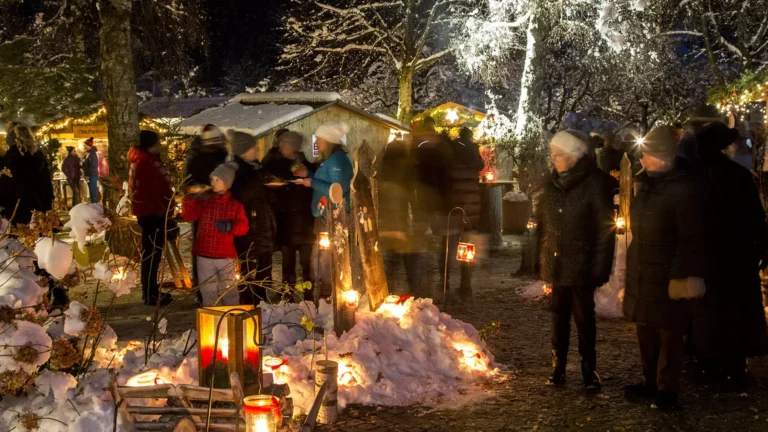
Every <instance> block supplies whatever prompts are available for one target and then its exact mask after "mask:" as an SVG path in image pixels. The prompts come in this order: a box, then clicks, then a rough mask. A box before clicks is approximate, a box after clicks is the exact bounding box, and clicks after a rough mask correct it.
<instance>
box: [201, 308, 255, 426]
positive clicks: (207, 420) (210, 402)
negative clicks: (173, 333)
mask: <svg viewBox="0 0 768 432" xmlns="http://www.w3.org/2000/svg"><path fill="white" fill-rule="evenodd" d="M232 312H243V313H246V314H248V316H249V317H250V318H251V320H252V321H253V329H254V330H257V329H258V330H259V331H258V332H257V331H254V334H253V343H254V345H256V346H257V347H259V364H258V368H259V369H258V373H259V374H261V347H263V346H264V343H263V342H261V341H259V340H256V339H257V337H258V335H257V334H256V333H259V334H260V333H261V330H260V329H259V322H258V321H257V320H256V317H255V316H254V315H253V314H252V313H251V311H248V310H245V309H242V308H237V309H230V310H228V311H226V312H224V313H223V314H222V315H221V317H219V322H218V323H216V338H215V339H214V340H213V363H212V364H211V371H212V373H211V387H210V388H209V389H208V414H207V416H206V418H205V432H208V431H209V430H210V427H211V407H213V382H214V380H215V379H216V351H217V350H218V347H219V330H220V329H221V323H222V322H224V317H225V316H227V315H228V314H230V313H232ZM198 337H200V335H198ZM262 339H263V336H262ZM257 381H259V393H261V381H260V380H257ZM239 425H240V417H238V418H237V419H236V420H235V428H236V429H238V428H239V427H240V426H239Z"/></svg>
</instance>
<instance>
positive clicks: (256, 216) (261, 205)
mask: <svg viewBox="0 0 768 432" xmlns="http://www.w3.org/2000/svg"><path fill="white" fill-rule="evenodd" d="M234 162H235V163H236V164H237V166H238V168H237V172H236V173H235V181H234V182H233V183H232V188H231V189H230V191H231V192H232V197H233V198H234V199H236V200H238V201H240V202H241V203H242V204H243V207H244V208H245V216H246V217H248V233H247V234H246V235H244V236H242V237H235V248H237V253H238V254H239V255H240V256H242V255H243V254H244V253H245V252H249V251H250V253H256V254H258V255H261V254H266V253H271V252H273V251H274V250H275V249H274V248H275V234H276V230H277V228H276V224H275V216H274V214H273V213H272V208H271V207H270V205H269V196H268V195H267V191H266V188H265V187H264V183H265V181H266V175H267V174H266V172H265V171H264V170H262V169H261V168H260V167H259V166H258V165H254V164H250V163H248V162H246V161H245V160H243V159H242V158H240V157H239V156H235V158H234Z"/></svg>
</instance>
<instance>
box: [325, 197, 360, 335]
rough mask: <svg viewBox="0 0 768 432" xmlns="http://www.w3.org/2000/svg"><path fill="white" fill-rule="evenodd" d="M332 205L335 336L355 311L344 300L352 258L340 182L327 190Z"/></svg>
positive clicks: (349, 287) (348, 326) (351, 323)
mask: <svg viewBox="0 0 768 432" xmlns="http://www.w3.org/2000/svg"><path fill="white" fill-rule="evenodd" d="M329 192H330V193H329V196H330V198H331V202H332V205H331V208H330V209H329V210H330V211H328V215H329V216H328V217H329V218H330V221H329V226H330V227H331V256H332V262H333V274H332V275H331V280H332V282H331V284H332V287H331V288H332V293H333V294H332V296H331V300H332V303H333V311H334V315H333V329H334V331H335V332H336V335H337V336H341V335H342V333H344V332H345V331H348V330H350V329H351V328H352V327H354V325H355V311H354V309H352V308H350V307H348V306H347V302H345V301H344V292H346V291H350V290H352V262H351V259H350V255H349V230H348V217H347V211H346V204H345V201H344V195H343V194H342V190H341V185H339V184H338V183H334V184H333V185H331V190H330V191H329Z"/></svg>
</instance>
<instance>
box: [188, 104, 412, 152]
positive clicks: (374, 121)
mask: <svg viewBox="0 0 768 432" xmlns="http://www.w3.org/2000/svg"><path fill="white" fill-rule="evenodd" d="M328 122H344V123H347V124H348V125H349V127H350V131H349V133H348V134H347V137H346V141H347V151H348V153H349V154H352V153H353V152H354V151H355V149H356V148H357V147H358V146H359V145H360V144H361V143H362V142H363V140H366V141H367V142H368V144H369V145H370V146H371V147H372V148H373V150H374V151H375V152H376V153H379V152H380V151H381V150H383V149H384V147H385V146H386V145H387V143H389V142H390V141H391V140H392V139H393V138H394V137H395V136H396V135H398V134H407V133H409V132H410V131H409V129H408V128H407V127H406V126H405V125H403V124H401V123H399V122H398V121H397V120H394V119H391V118H388V117H386V116H383V115H380V114H372V113H369V112H367V111H365V110H362V109H360V108H357V107H355V106H352V105H349V104H347V103H344V102H342V101H341V97H340V96H339V95H338V94H337V93H330V92H329V93H253V94H250V93H245V94H241V95H238V96H236V97H234V98H232V99H231V100H229V101H227V102H226V103H225V104H224V105H222V106H218V107H214V108H209V109H207V110H205V111H202V112H200V113H199V114H197V115H194V116H192V117H189V118H187V119H185V120H184V121H182V122H181V125H180V132H181V133H182V134H184V135H190V136H192V135H197V134H199V133H200V130H201V128H202V127H203V126H204V125H206V124H208V123H212V124H215V125H217V126H218V127H219V128H221V129H222V130H230V129H233V130H236V131H242V132H247V133H249V134H252V135H254V136H256V139H257V142H258V146H259V150H260V157H263V156H264V155H266V152H267V151H268V150H269V149H270V147H271V146H272V143H273V142H274V139H275V132H276V131H278V130H279V129H282V128H287V129H290V130H292V131H294V132H298V133H300V134H301V135H302V136H303V137H304V145H303V148H302V151H303V152H304V153H305V154H306V155H307V157H316V156H317V151H316V149H314V146H313V145H312V144H313V141H314V136H313V133H314V131H315V129H317V128H318V127H319V126H320V125H322V124H324V123H328Z"/></svg>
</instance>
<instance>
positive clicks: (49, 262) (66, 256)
mask: <svg viewBox="0 0 768 432" xmlns="http://www.w3.org/2000/svg"><path fill="white" fill-rule="evenodd" d="M35 255H37V265H38V266H39V267H40V268H41V269H43V270H45V271H47V272H48V273H49V274H50V275H51V276H53V277H54V278H55V279H62V278H63V277H64V276H66V275H67V274H69V270H70V267H71V266H72V259H73V258H74V255H73V253H72V246H71V245H69V244H67V243H64V242H63V241H61V240H53V239H51V238H50V237H43V238H41V239H40V240H39V241H38V242H37V244H36V245H35Z"/></svg>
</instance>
